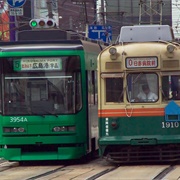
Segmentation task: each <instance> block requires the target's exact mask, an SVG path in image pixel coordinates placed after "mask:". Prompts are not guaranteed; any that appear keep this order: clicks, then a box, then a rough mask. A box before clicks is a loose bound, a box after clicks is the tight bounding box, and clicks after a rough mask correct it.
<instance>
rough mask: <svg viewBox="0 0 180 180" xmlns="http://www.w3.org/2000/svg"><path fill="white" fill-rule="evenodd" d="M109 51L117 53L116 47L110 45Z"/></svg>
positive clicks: (112, 53)
mask: <svg viewBox="0 0 180 180" xmlns="http://www.w3.org/2000/svg"><path fill="white" fill-rule="evenodd" d="M109 53H110V54H111V55H115V54H116V53H117V49H116V48H115V47H111V48H110V49H109Z"/></svg>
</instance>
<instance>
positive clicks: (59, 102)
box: [0, 40, 101, 161]
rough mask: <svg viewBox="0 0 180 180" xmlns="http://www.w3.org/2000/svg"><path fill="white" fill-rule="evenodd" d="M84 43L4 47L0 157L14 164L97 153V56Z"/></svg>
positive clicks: (0, 52)
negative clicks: (14, 162) (16, 162)
mask: <svg viewBox="0 0 180 180" xmlns="http://www.w3.org/2000/svg"><path fill="white" fill-rule="evenodd" d="M100 51H101V47H100V45H99V44H97V43H92V42H88V41H83V40H67V41H43V42H40V41H37V42H29V41H27V42H9V43H0V72H1V73H0V80H1V88H0V91H1V92H0V93H1V96H0V98H1V107H0V109H1V115H0V146H1V148H0V152H1V156H2V157H3V158H4V159H6V160H9V161H28V160H71V159H79V158H81V157H84V156H86V155H87V154H88V153H90V152H92V151H95V150H96V149H97V148H98V146H97V138H98V121H97V114H98V113H97V111H98V108H97V83H96V82H97V81H96V79H97V77H96V74H97V73H96V69H97V62H96V61H97V56H98V54H99V52H100Z"/></svg>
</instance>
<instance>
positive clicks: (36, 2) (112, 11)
mask: <svg viewBox="0 0 180 180" xmlns="http://www.w3.org/2000/svg"><path fill="white" fill-rule="evenodd" d="M0 2H1V5H0V10H1V12H0V16H1V21H0V31H1V32H3V33H1V39H4V40H7V39H8V38H7V37H8V31H9V30H10V33H9V34H10V35H11V34H12V32H13V31H16V32H18V31H23V30H28V29H31V28H30V26H29V21H30V20H31V19H32V18H48V17H50V15H51V16H52V17H53V19H54V20H55V21H56V24H57V27H58V28H60V29H63V30H71V31H75V32H77V33H82V34H85V32H86V30H87V25H105V26H111V27H112V39H113V41H115V40H116V39H117V37H118V35H119V33H120V29H121V27H122V26H125V25H127V26H128V25H135V24H136V25H137V24H160V23H161V24H167V25H170V26H172V28H173V30H174V33H175V36H176V37H178V38H180V24H179V19H180V15H179V14H180V13H179V12H180V0H111V1H110V0H26V3H25V4H24V5H23V9H24V14H23V16H16V17H15V22H14V24H15V28H10V29H9V30H8V29H7V28H8V26H7V24H8V22H9V19H10V20H11V17H10V16H9V15H8V11H7V8H8V7H7V3H6V0H0ZM48 2H50V3H51V8H50V9H49V6H48V5H47V3H48ZM51 13H52V14H51ZM11 24H12V23H11ZM6 32H7V33H6Z"/></svg>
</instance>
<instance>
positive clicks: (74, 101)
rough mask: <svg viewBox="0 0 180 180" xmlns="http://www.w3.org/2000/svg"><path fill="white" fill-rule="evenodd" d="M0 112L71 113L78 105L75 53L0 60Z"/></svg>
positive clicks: (79, 103) (77, 109)
mask: <svg viewBox="0 0 180 180" xmlns="http://www.w3.org/2000/svg"><path fill="white" fill-rule="evenodd" d="M2 69H3V70H2V72H3V76H4V86H3V90H2V93H3V96H2V97H3V99H2V100H3V106H2V107H3V114H5V115H50V114H54V115H57V114H73V113H76V112H78V111H79V110H80V109H81V107H82V97H81V69H80V58H79V56H62V57H20V58H6V59H3V68H2Z"/></svg>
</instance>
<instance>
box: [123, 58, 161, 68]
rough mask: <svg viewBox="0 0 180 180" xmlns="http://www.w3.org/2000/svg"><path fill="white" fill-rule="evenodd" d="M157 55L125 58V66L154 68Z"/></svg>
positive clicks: (156, 64) (156, 62) (156, 63)
mask: <svg viewBox="0 0 180 180" xmlns="http://www.w3.org/2000/svg"><path fill="white" fill-rule="evenodd" d="M157 66H158V59H157V57H131V58H126V68H128V69H130V68H156V67H157Z"/></svg>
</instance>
